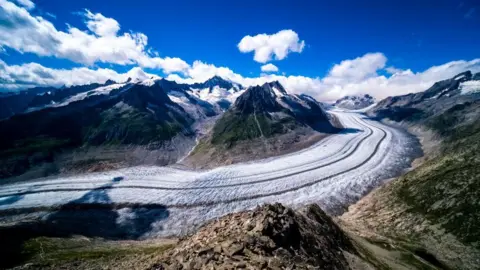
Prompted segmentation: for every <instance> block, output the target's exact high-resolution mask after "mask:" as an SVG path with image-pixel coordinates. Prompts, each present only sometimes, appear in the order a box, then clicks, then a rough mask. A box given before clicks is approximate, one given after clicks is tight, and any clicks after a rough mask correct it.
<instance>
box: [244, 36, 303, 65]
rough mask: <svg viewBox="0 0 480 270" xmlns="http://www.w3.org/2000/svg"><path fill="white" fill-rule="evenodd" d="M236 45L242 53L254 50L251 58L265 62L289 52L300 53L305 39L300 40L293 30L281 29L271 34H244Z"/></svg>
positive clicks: (278, 58) (281, 58)
mask: <svg viewBox="0 0 480 270" xmlns="http://www.w3.org/2000/svg"><path fill="white" fill-rule="evenodd" d="M237 46H238V49H239V50H240V51H241V52H242V53H249V52H255V53H254V57H253V59H254V60H255V61H257V62H259V63H266V62H268V61H270V60H271V59H272V57H275V59H276V60H283V59H284V58H285V57H287V55H288V54H289V53H292V52H296V53H301V52H302V51H303V48H304V47H305V41H303V40H300V38H299V37H298V34H297V33H295V31H293V30H282V31H279V32H277V33H275V34H271V35H268V34H258V35H256V36H253V37H252V36H245V37H243V38H242V40H240V42H239V43H238V45H237Z"/></svg>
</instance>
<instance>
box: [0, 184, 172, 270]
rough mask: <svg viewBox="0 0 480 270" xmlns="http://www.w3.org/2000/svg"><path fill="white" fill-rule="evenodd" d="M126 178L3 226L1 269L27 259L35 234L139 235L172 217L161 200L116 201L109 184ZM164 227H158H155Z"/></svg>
mask: <svg viewBox="0 0 480 270" xmlns="http://www.w3.org/2000/svg"><path fill="white" fill-rule="evenodd" d="M122 180H123V178H121V177H116V178H114V179H113V180H112V181H111V182H110V183H108V184H106V185H102V186H100V187H98V188H95V189H92V190H91V191H89V192H87V193H86V194H85V195H83V196H82V197H80V198H78V199H75V200H73V201H71V202H69V203H67V204H65V205H63V206H60V208H59V209H58V210H56V211H55V212H53V213H51V214H46V215H44V216H43V217H41V218H40V219H37V220H33V221H30V220H29V221H25V222H20V223H17V224H15V225H13V226H1V227H0V239H2V244H1V245H0V254H2V256H4V258H5V259H2V260H0V269H3V268H9V267H12V266H15V265H18V264H20V263H22V262H24V261H26V260H27V259H28V258H29V256H30V255H29V254H26V253H24V252H23V248H24V243H25V242H26V241H28V240H29V239H32V238H36V237H40V236H47V237H70V236H75V235H83V236H87V237H100V238H105V239H110V240H122V239H139V238H141V236H142V235H143V234H145V233H147V232H149V231H150V230H151V229H152V224H153V223H154V222H156V221H159V220H162V219H166V218H168V217H169V211H168V209H167V208H166V207H165V206H163V205H160V204H141V205H140V204H131V203H130V204H116V203H114V202H113V201H112V199H111V198H110V196H109V195H108V190H106V189H105V188H107V189H108V188H110V187H113V186H114V185H115V184H116V183H118V182H120V181H122ZM21 197H22V196H18V197H11V198H10V197H9V198H8V199H6V200H4V201H0V202H3V203H4V204H7V203H9V204H12V203H14V202H15V201H18V200H20V199H22V198H21ZM161 229H162V228H161V227H158V226H156V227H155V230H161Z"/></svg>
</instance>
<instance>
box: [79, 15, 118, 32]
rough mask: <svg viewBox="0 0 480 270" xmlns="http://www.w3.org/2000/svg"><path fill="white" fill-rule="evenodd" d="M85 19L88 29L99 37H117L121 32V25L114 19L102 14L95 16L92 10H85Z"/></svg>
mask: <svg viewBox="0 0 480 270" xmlns="http://www.w3.org/2000/svg"><path fill="white" fill-rule="evenodd" d="M84 15H85V17H86V18H87V19H88V20H87V21H86V24H87V27H88V29H90V31H92V32H93V33H95V34H97V35H98V36H116V35H117V32H118V31H120V24H119V23H118V22H117V21H116V20H114V19H112V18H107V17H105V16H103V15H102V14H100V13H96V14H93V13H92V12H90V10H88V9H85V14H84Z"/></svg>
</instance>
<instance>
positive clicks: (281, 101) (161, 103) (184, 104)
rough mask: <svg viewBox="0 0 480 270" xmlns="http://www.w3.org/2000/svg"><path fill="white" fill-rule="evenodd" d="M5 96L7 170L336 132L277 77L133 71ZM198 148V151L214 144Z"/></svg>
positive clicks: (121, 160)
mask: <svg viewBox="0 0 480 270" xmlns="http://www.w3.org/2000/svg"><path fill="white" fill-rule="evenodd" d="M0 104H8V105H9V106H6V107H4V109H3V110H2V111H1V114H0V116H1V117H2V118H4V119H3V120H1V121H0V129H1V130H4V131H5V132H2V133H1V134H0V140H1V142H0V159H1V160H2V161H3V162H2V166H1V167H0V178H10V177H15V176H19V175H23V174H25V173H27V172H32V173H33V175H32V174H26V175H24V176H23V177H25V178H26V177H33V176H37V177H38V176H45V175H49V174H51V173H59V172H72V173H74V172H78V171H83V170H87V171H91V170H94V171H96V170H104V169H111V168H116V167H117V166H128V165H137V164H157V165H166V164H171V163H175V162H176V161H178V160H180V159H183V158H184V157H185V156H186V155H187V154H188V152H189V150H190V149H192V147H193V146H194V145H195V140H196V139H199V138H201V139H202V142H204V141H207V139H205V138H206V137H208V142H209V143H211V145H212V146H213V147H210V148H214V147H217V146H219V145H220V146H222V147H223V146H225V147H226V148H232V147H233V146H234V145H239V144H242V143H243V142H248V141H252V140H253V141H255V140H258V139H260V140H262V141H266V140H267V139H270V138H273V137H274V136H276V135H285V134H291V133H294V132H293V131H297V130H299V131H300V133H301V134H302V136H303V134H306V133H308V134H307V135H308V136H310V135H312V134H313V133H314V132H315V133H316V134H317V133H322V134H323V133H329V132H334V131H335V129H334V128H333V126H332V125H331V124H330V120H329V117H328V115H327V114H326V112H325V111H324V110H323V108H322V105H321V104H320V103H319V102H317V101H316V100H315V99H313V98H312V97H309V96H306V95H290V94H288V93H287V92H286V90H285V89H284V88H283V86H282V85H281V84H280V83H279V82H271V83H266V84H264V85H263V86H255V87H249V88H248V89H245V88H243V87H242V86H241V85H239V84H236V83H233V82H230V81H227V80H224V79H222V78H221V77H218V76H214V77H212V78H210V79H208V80H206V81H205V82H203V83H194V84H179V83H176V82H174V81H169V80H166V79H163V78H162V79H157V78H151V79H147V80H138V79H130V78H129V79H128V80H127V81H125V82H114V81H112V80H108V81H106V82H105V83H104V84H98V83H94V84H88V85H81V86H71V87H66V86H63V87H60V88H54V87H48V88H34V89H31V90H27V91H22V92H20V93H17V94H11V95H5V96H3V97H0ZM217 119H218V121H216V120H217ZM307 131H308V132H307ZM317 135H318V134H317ZM291 136H293V137H298V135H291ZM320 137H321V136H316V138H315V139H314V140H312V142H311V143H313V142H314V141H317V140H318V139H319V138H320ZM289 140H291V139H289ZM12 146H15V147H13V148H12ZM200 146H202V147H197V148H198V149H197V148H196V149H197V151H195V152H194V153H202V151H201V150H202V149H203V150H205V149H206V147H205V143H203V144H202V145H200ZM295 147H300V146H295ZM240 152H242V151H240ZM267 152H268V153H269V155H274V154H278V153H280V151H274V150H273V149H270V150H268V151H267ZM241 154H242V153H237V154H235V155H241ZM206 156H208V155H206ZM220 156H221V155H220ZM192 160H195V159H192ZM240 160H241V159H238V161H240ZM235 162H236V161H235ZM185 164H191V165H193V164H195V162H190V163H188V162H187V163H185ZM209 164H210V165H211V164H215V163H211V162H209ZM197 165H198V164H197ZM197 165H195V166H197ZM200 166H207V165H206V164H202V165H200Z"/></svg>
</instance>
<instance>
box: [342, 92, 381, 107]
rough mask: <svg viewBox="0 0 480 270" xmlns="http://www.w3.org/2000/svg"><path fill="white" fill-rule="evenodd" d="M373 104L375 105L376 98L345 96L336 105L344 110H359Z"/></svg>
mask: <svg viewBox="0 0 480 270" xmlns="http://www.w3.org/2000/svg"><path fill="white" fill-rule="evenodd" d="M373 103H375V98H374V97H372V96H370V95H368V94H367V95H364V96H345V97H343V98H341V99H339V100H337V101H336V102H335V104H334V105H335V106H337V107H339V108H342V109H348V110H359V109H363V108H366V107H368V106H370V105H372V104H373Z"/></svg>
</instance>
